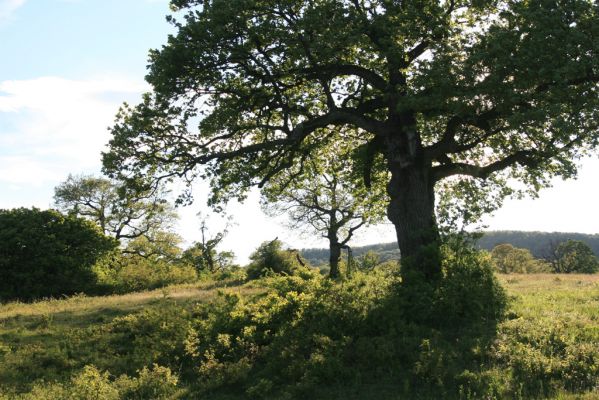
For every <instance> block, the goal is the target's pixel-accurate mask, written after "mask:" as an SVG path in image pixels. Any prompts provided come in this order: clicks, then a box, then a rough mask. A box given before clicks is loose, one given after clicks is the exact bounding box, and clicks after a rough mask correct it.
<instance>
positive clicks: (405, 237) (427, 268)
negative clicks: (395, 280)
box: [387, 162, 441, 281]
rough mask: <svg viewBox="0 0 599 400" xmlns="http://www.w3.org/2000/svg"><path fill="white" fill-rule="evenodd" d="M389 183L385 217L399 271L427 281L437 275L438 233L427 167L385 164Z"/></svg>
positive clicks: (431, 183)
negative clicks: (416, 274) (395, 246)
mask: <svg viewBox="0 0 599 400" xmlns="http://www.w3.org/2000/svg"><path fill="white" fill-rule="evenodd" d="M389 164H390V167H391V168H390V169H391V180H390V182H389V184H388V187H387V191H388V193H389V196H390V202H389V206H388V208H387V216H388V218H389V220H390V221H391V222H392V223H393V225H395V231H396V233H397V242H398V244H399V249H400V252H401V263H402V268H406V269H411V270H413V271H417V272H420V273H422V274H423V275H424V277H425V279H426V280H428V281H433V280H435V279H436V278H437V277H438V276H439V275H440V272H441V266H440V257H439V233H438V228H437V223H436V220H435V191H434V182H433V181H432V179H431V176H430V168H428V166H426V165H418V163H413V164H410V165H408V166H404V167H401V166H400V163H393V162H391V163H389Z"/></svg>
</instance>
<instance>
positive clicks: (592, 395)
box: [0, 274, 599, 400]
mask: <svg viewBox="0 0 599 400" xmlns="http://www.w3.org/2000/svg"><path fill="white" fill-rule="evenodd" d="M499 280H500V281H501V283H502V284H503V286H504V287H505V288H506V290H507V292H508V294H509V296H510V298H511V302H510V310H509V313H508V319H507V320H506V321H504V322H503V323H501V325H500V326H499V328H498V332H497V338H496V340H495V342H494V344H493V346H492V348H490V349H483V351H485V352H486V354H487V356H486V358H485V357H483V358H481V359H483V360H485V365H486V367H484V368H482V370H484V371H485V372H484V373H485V374H487V375H488V376H489V377H491V378H492V379H494V380H496V381H497V382H498V384H501V385H503V386H504V387H509V388H510V393H511V394H512V395H511V397H506V398H521V399H527V398H537V397H536V396H537V395H534V396H533V395H531V394H530V393H546V395H545V396H544V397H545V398H551V399H556V400H574V399H580V400H591V399H599V388H597V387H596V390H595V391H594V392H593V391H592V392H588V390H587V389H585V390H579V388H578V386H577V385H578V383H577V382H580V380H581V379H595V380H596V379H597V376H599V359H594V358H585V357H586V356H587V355H589V354H591V355H595V356H596V355H597V353H599V350H598V349H599V275H598V274H595V275H554V274H535V275H518V274H512V275H500V276H499ZM220 285H222V284H217V283H214V282H204V283H202V284H196V285H179V286H171V287H168V288H165V289H158V290H153V291H147V292H139V293H131V294H126V295H120V296H104V297H85V296H74V297H71V298H66V299H59V300H44V301H39V302H36V303H32V304H26V303H18V302H15V303H8V304H4V305H0V393H2V392H3V391H4V392H6V393H13V394H14V393H25V392H28V391H30V390H32V388H33V385H34V383H35V382H36V381H37V382H40V380H41V379H43V380H44V381H45V382H52V381H59V382H69V379H71V377H72V376H73V375H75V374H77V373H79V372H80V371H81V370H82V369H83V368H84V366H86V365H94V366H96V367H97V368H98V369H99V370H101V371H105V370H108V371H110V373H111V374H112V376H113V377H115V378H116V377H118V376H120V375H121V374H128V375H130V376H135V374H136V373H137V371H139V370H141V369H142V368H143V367H145V366H151V365H152V364H153V363H157V364H160V365H163V366H167V367H169V368H171V370H173V371H174V372H177V371H185V370H191V369H192V368H190V367H189V366H187V365H185V363H186V360H185V357H184V353H185V340H186V335H187V330H188V329H189V323H190V322H189V321H190V319H191V315H192V313H193V312H194V311H193V310H194V305H195V304H196V303H198V302H206V301H209V300H210V299H213V298H214V297H215V296H216V294H217V293H218V292H219V291H226V292H233V293H240V294H241V295H242V296H245V297H247V296H250V295H253V294H256V293H259V292H261V291H263V290H264V289H261V288H259V287H253V286H236V287H230V288H223V287H219V286H220ZM588 363H597V365H595V366H594V367H593V366H590V367H591V368H590V369H589V365H588ZM593 368H594V369H593ZM579 370H580V371H584V373H585V374H587V375H585V376H583V377H580V376H578V375H576V374H577V371H579ZM589 370H591V371H594V374H595V375H594V376H588V374H589V372H588V371H589ZM531 371H532V372H531ZM558 376H559V381H558V379H557V378H556V377H558ZM181 378H182V384H181V385H183V386H185V382H186V379H188V381H189V380H192V379H193V377H187V378H186V377H185V376H182V377H181ZM522 382H525V384H523V383H522ZM564 382H565V386H564ZM368 385H370V386H364V387H362V388H359V387H358V388H354V387H352V388H348V390H347V393H341V392H340V390H339V389H336V392H334V393H330V392H329V393H328V394H327V389H326V388H324V387H323V390H322V394H323V396H324V397H319V398H323V399H324V398H347V399H361V398H372V399H379V398H389V399H391V398H397V397H394V396H393V392H394V391H395V390H396V389H397V388H396V387H394V386H393V385H390V386H389V387H388V388H387V387H386V386H385V384H383V383H381V384H380V385H376V384H375V385H372V384H370V383H369V384H368ZM518 385H520V386H518ZM551 385H554V387H551ZM547 386H549V387H547ZM0 398H2V396H1V394H0ZM7 398H11V397H10V395H9V397H7ZM183 398H185V397H184V396H183ZM464 398H465V399H466V398H468V396H467V395H464Z"/></svg>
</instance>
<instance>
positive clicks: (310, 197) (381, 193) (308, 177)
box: [262, 142, 386, 278]
mask: <svg viewBox="0 0 599 400" xmlns="http://www.w3.org/2000/svg"><path fill="white" fill-rule="evenodd" d="M330 150H331V151H329V152H327V153H326V154H319V153H313V154H309V155H308V156H307V160H305V162H304V163H303V164H300V165H295V166H291V167H289V168H288V169H286V170H284V171H282V172H281V173H280V174H278V175H277V176H275V177H273V178H272V179H271V180H270V181H269V182H268V183H267V184H266V185H265V186H264V188H263V194H264V196H263V202H262V208H263V209H264V210H265V211H266V213H267V214H269V215H271V216H278V215H281V214H282V213H287V215H288V217H289V225H288V226H289V227H290V228H291V229H300V230H303V231H308V232H310V233H316V234H319V235H321V236H322V237H323V238H325V239H327V240H328V242H329V267H330V270H329V276H330V277H331V278H336V277H338V276H339V260H340V257H341V249H343V248H344V247H345V246H347V244H348V243H349V241H350V240H351V239H352V237H353V236H354V234H355V232H356V231H357V230H358V229H360V228H361V227H363V226H365V225H369V224H372V223H376V222H380V221H381V220H382V218H383V217H384V214H385V210H384V200H385V199H386V196H385V189H384V184H381V181H382V180H383V179H384V178H385V176H377V181H376V182H375V184H374V185H371V190H368V189H367V188H366V187H365V186H364V184H363V182H362V181H361V180H360V179H359V178H358V177H356V174H355V171H354V170H353V168H352V167H353V164H352V162H351V157H352V154H351V150H352V148H351V146H347V145H346V144H345V143H343V142H339V143H336V144H335V145H332V146H331V148H330Z"/></svg>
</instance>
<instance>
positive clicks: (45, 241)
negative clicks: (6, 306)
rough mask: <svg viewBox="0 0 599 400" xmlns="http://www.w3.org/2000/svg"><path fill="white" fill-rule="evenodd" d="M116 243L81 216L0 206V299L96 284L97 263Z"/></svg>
mask: <svg viewBox="0 0 599 400" xmlns="http://www.w3.org/2000/svg"><path fill="white" fill-rule="evenodd" d="M116 246H117V242H116V241H115V240H114V239H111V238H109V237H107V236H104V235H103V234H102V232H100V230H99V229H98V228H97V227H96V226H95V225H94V224H93V223H92V222H89V221H85V220H83V219H81V218H77V217H74V216H64V215H62V214H61V213H59V212H58V211H54V210H39V209H37V208H32V209H27V208H18V209H12V210H0V300H3V301H6V300H13V299H19V300H32V299H39V298H43V297H58V296H62V295H72V294H75V293H78V292H85V291H88V290H90V289H93V287H94V285H95V284H96V277H95V274H94V273H93V271H92V267H93V265H94V264H95V262H96V261H97V260H99V259H100V258H101V257H103V256H104V255H105V254H107V253H109V252H110V251H112V250H113V249H114V248H115V247H116Z"/></svg>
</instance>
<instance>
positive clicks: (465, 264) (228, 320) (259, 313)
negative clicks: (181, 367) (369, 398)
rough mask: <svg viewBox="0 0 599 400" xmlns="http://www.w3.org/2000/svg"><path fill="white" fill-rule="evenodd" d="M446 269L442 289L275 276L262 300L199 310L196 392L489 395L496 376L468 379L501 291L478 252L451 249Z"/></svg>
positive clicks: (192, 346) (234, 299)
mask: <svg viewBox="0 0 599 400" xmlns="http://www.w3.org/2000/svg"><path fill="white" fill-rule="evenodd" d="M443 270H444V277H443V278H442V279H441V281H440V282H438V283H437V284H436V285H430V284H428V283H426V282H424V281H422V282H421V283H420V284H418V283H417V281H416V280H410V284H409V285H406V284H405V282H402V281H401V278H400V277H399V275H397V273H396V271H395V270H393V269H374V270H373V271H370V272H369V273H368V274H365V273H363V272H356V273H355V274H354V275H353V277H352V278H350V279H347V280H345V281H344V282H343V283H342V284H338V283H335V282H331V281H330V280H327V279H324V278H321V277H317V276H312V277H300V276H287V277H276V276H272V277H269V278H267V279H264V280H262V281H258V282H262V284H264V285H265V286H267V287H268V288H269V289H270V290H269V292H268V293H267V294H265V295H261V296H258V297H255V298H253V299H246V298H242V297H240V296H238V295H235V294H221V295H220V297H219V298H218V299H217V300H216V301H214V302H213V303H210V304H200V305H198V307H197V309H196V311H195V313H194V315H195V319H194V323H193V331H192V334H191V335H190V337H189V338H188V341H187V342H188V351H189V354H190V355H191V357H192V358H193V360H194V362H195V364H196V365H198V366H199V367H198V370H197V372H198V374H199V379H200V380H199V385H198V386H199V390H200V392H202V393H211V394H212V395H214V394H215V393H217V392H219V391H221V392H222V391H223V390H225V391H231V390H232V389H231V388H236V389H235V390H234V391H235V392H236V393H237V395H239V396H241V397H243V396H246V397H250V398H297V397H300V396H308V397H310V396H312V395H313V392H314V390H316V389H317V388H319V390H320V388H322V387H324V386H328V387H342V386H345V385H347V383H348V382H376V381H381V379H382V380H385V379H392V381H393V382H395V384H396V385H398V386H401V387H403V386H404V385H405V386H406V387H409V388H414V387H422V389H418V390H417V391H415V390H414V389H410V390H412V392H410V393H412V394H414V393H419V394H422V395H423V396H426V395H428V394H431V395H432V398H435V396H436V397H437V398H451V396H452V395H455V394H457V393H458V391H459V388H460V385H461V386H464V385H466V384H467V385H470V386H469V387H468V389H469V390H470V393H476V394H477V395H478V394H480V393H486V392H485V391H486V390H487V389H488V387H489V385H490V383H489V381H490V380H489V381H487V380H484V379H482V380H473V379H471V378H468V379H466V378H464V377H466V376H468V374H467V373H466V372H465V371H467V369H468V368H470V369H471V370H476V368H479V365H480V358H479V356H478V353H477V351H476V349H478V348H480V347H483V348H486V347H488V344H489V343H490V342H491V340H492V333H493V332H494V328H495V327H496V325H497V323H498V322H499V321H500V320H501V318H502V317H503V315H504V309H505V306H506V297H505V294H504V293H503V291H502V289H501V287H500V286H499V285H498V283H497V281H496V280H495V278H494V276H493V271H492V268H491V263H490V260H489V259H488V257H485V256H484V255H481V254H480V253H478V252H475V251H471V250H469V251H462V252H456V251H453V252H451V251H449V250H445V261H444V265H443ZM465 382H466V383H465ZM429 392H430V393H429ZM475 397H476V396H475ZM408 398H409V397H408ZM418 398H427V397H418Z"/></svg>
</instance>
